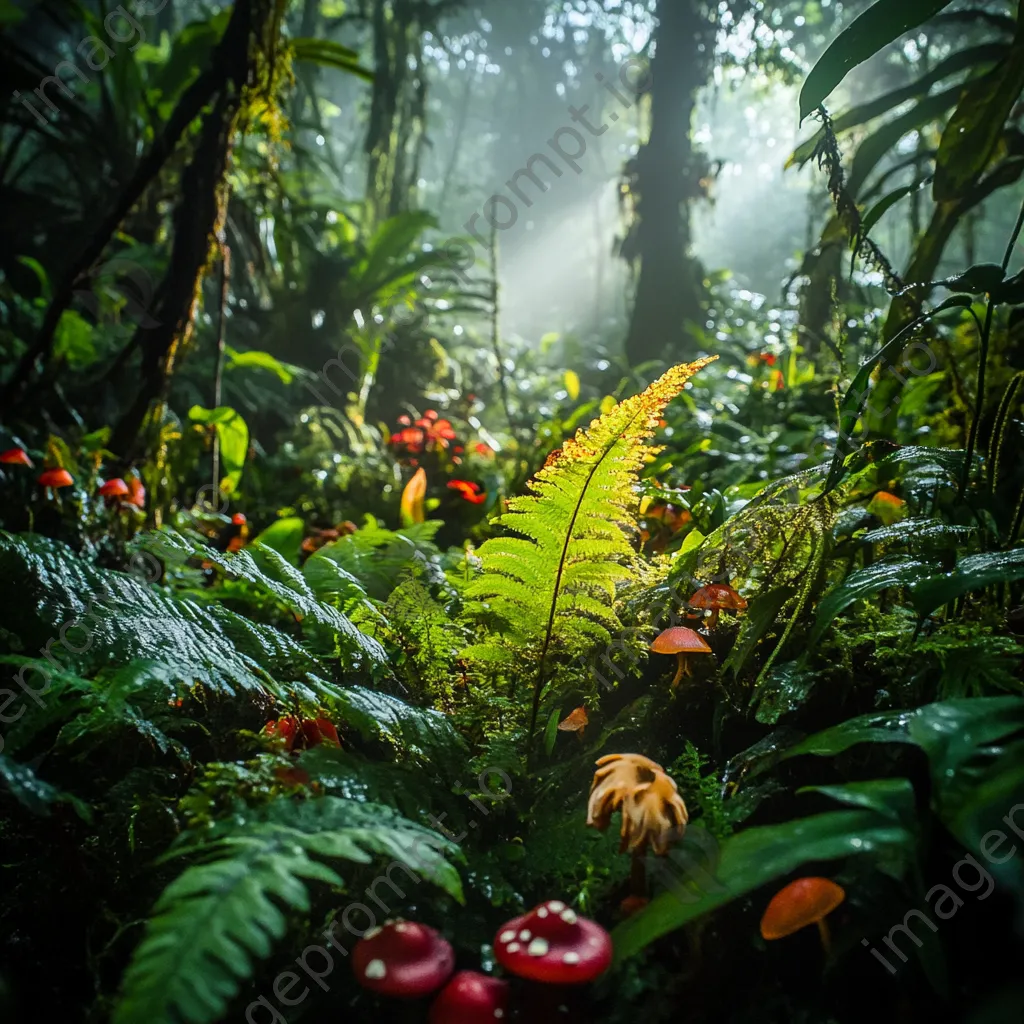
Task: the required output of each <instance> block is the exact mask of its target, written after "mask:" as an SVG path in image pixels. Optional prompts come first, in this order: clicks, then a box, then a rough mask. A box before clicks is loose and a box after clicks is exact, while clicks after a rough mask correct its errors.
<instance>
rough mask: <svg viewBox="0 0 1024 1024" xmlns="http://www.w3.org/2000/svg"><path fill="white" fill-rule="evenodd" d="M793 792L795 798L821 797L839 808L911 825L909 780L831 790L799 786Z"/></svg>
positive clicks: (912, 802)
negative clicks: (844, 806) (811, 795)
mask: <svg viewBox="0 0 1024 1024" xmlns="http://www.w3.org/2000/svg"><path fill="white" fill-rule="evenodd" d="M796 792H797V796H799V795H800V794H801V793H821V794H822V795H823V796H828V797H831V798H832V799H833V800H838V801H839V803H841V804H847V805H848V806H850V807H860V808H862V809H864V810H866V811H875V812H876V813H877V814H880V815H882V816H883V817H886V818H891V819H892V820H893V821H895V822H896V823H897V824H900V825H904V826H907V827H909V826H910V825H911V824H912V823H913V821H914V809H915V798H914V787H913V784H912V783H911V782H910V780H909V779H872V780H870V781H868V782H843V783H839V784H837V785H833V786H803V787H801V788H800V789H798V790H797V791H796Z"/></svg>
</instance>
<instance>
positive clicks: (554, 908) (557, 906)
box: [548, 900, 565, 914]
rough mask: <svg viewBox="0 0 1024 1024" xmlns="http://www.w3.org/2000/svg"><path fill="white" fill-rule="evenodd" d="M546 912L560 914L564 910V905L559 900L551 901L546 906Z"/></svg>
mask: <svg viewBox="0 0 1024 1024" xmlns="http://www.w3.org/2000/svg"><path fill="white" fill-rule="evenodd" d="M548 910H550V911H551V913H552V914H560V913H561V912H562V911H563V910H565V904H564V903H563V902H562V901H561V900H552V901H551V902H550V903H549V904H548Z"/></svg>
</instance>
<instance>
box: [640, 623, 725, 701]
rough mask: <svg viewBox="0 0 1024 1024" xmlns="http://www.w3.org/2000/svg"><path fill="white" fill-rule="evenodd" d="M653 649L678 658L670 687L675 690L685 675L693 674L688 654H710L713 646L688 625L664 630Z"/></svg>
mask: <svg viewBox="0 0 1024 1024" xmlns="http://www.w3.org/2000/svg"><path fill="white" fill-rule="evenodd" d="M651 650H652V651H654V653H655V654H674V655H675V656H676V658H677V659H678V662H679V663H678V665H677V666H676V674H675V675H674V676H673V677H672V685H671V686H670V687H669V689H672V690H674V689H675V688H676V687H677V686H678V685H679V680H680V679H682V678H683V676H688V675H690V674H691V670H690V664H689V662H688V661H687V657H686V656H687V655H688V654H710V653H711V648H710V647H709V646H708V645H707V643H706V641H705V640H704V638H703V637H702V636H700V635H699V634H698V633H695V632H694V631H693V630H692V629H689V628H687V627H686V626H670V627H669V628H668V629H665V630H662V631H661V632H660V633H659V634H658V635H657V636H656V637H655V638H654V643H652V644H651Z"/></svg>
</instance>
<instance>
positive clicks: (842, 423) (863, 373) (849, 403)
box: [824, 295, 973, 493]
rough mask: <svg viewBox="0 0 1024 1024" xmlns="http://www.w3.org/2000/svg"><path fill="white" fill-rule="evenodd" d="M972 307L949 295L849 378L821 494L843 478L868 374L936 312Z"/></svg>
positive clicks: (965, 300) (965, 298) (892, 356)
mask: <svg viewBox="0 0 1024 1024" xmlns="http://www.w3.org/2000/svg"><path fill="white" fill-rule="evenodd" d="M972 304H973V303H972V300H971V297H970V296H969V295H951V296H950V297H949V298H948V299H946V300H945V301H944V302H942V303H940V304H939V305H938V306H936V307H935V308H934V309H932V310H930V311H929V312H927V313H925V314H924V315H922V316H919V317H917V318H916V319H915V320H912V321H911V322H910V323H909V324H907V325H906V326H905V327H904V328H903V329H902V330H900V331H899V333H898V334H896V336H895V337H893V338H892V339H890V340H889V341H888V342H887V343H886V344H885V345H883V346H882V347H881V348H880V349H879V350H878V351H877V352H876V353H875V354H874V355H873V356H872V357H871V358H870V359H868V360H867V362H865V363H864V364H863V365H862V366H861V368H860V369H859V370H858V371H857V376H856V377H854V378H853V382H852V383H851V384H850V387H849V388H848V389H847V392H846V394H845V395H844V396H843V401H842V404H841V405H840V407H839V439H838V441H837V442H836V450H835V453H834V454H833V456H832V464H831V465H830V466H829V471H828V479H827V480H826V481H825V488H824V491H825V493H828V492H829V491H831V490H832V489H833V488H835V487H836V486H837V485H838V484H839V482H840V481H841V480H842V478H843V475H844V472H845V461H846V456H847V455H848V454H849V453H850V452H851V451H853V437H852V434H853V430H854V428H855V427H856V425H857V420H858V419H860V416H861V412H862V411H863V408H864V402H865V399H866V396H867V391H868V387H869V385H870V383H871V375H872V373H874V370H875V367H876V366H878V365H879V364H880V363H883V362H888V363H891V362H892V361H893V359H895V357H896V356H897V355H898V354H899V353H900V352H902V351H903V349H904V348H905V347H906V345H907V340H906V339H907V336H908V335H909V334H910V333H911V332H912V331H914V330H916V329H917V328H918V327H919V326H920V325H921V324H923V323H924V322H925V321H926V320H929V319H931V318H932V317H934V316H938V314H939V313H943V312H945V311H946V310H948V309H967V308H969V307H970V306H971V305H972Z"/></svg>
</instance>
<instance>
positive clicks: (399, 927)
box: [395, 921, 409, 932]
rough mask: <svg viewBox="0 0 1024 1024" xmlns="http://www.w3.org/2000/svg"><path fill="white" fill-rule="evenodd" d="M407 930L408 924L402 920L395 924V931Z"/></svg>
mask: <svg viewBox="0 0 1024 1024" xmlns="http://www.w3.org/2000/svg"><path fill="white" fill-rule="evenodd" d="M408 930H409V926H408V925H407V924H406V923H405V922H404V921H399V922H398V924H396V925H395V931H396V932H407V931H408Z"/></svg>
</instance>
